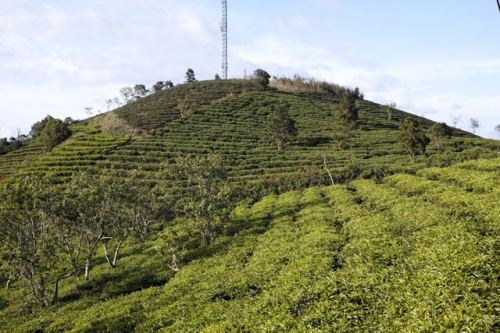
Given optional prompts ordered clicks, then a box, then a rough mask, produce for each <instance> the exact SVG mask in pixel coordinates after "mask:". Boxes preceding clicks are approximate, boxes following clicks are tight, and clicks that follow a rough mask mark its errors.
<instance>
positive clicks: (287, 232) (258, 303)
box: [0, 80, 500, 333]
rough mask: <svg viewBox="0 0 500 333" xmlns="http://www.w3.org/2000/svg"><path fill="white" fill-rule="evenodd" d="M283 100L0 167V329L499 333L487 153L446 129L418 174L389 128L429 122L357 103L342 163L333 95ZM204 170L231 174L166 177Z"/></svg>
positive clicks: (244, 83)
mask: <svg viewBox="0 0 500 333" xmlns="http://www.w3.org/2000/svg"><path fill="white" fill-rule="evenodd" d="M337 88H338V87H337ZM339 89H340V88H339ZM285 90H286V91H284V90H281V91H280V90H278V89H266V90H260V89H259V87H257V86H256V85H255V84H254V83H253V82H252V81H251V80H227V81H226V80H216V81H202V82H193V83H189V84H184V85H179V86H177V87H173V88H169V89H167V90H163V91H161V92H158V93H155V94H152V95H149V96H147V97H144V98H141V99H139V100H138V101H136V102H133V103H130V104H127V105H125V106H123V107H121V108H119V109H116V110H114V111H111V112H110V113H107V114H103V115H98V116H96V117H94V118H92V119H88V120H85V121H82V122H79V123H77V124H73V125H71V126H70V129H71V131H72V133H73V134H72V136H71V137H70V138H69V139H67V140H66V141H65V142H63V143H62V144H60V145H58V146H56V147H55V148H54V149H53V150H52V151H50V152H45V151H44V149H43V148H42V146H41V145H40V144H38V143H36V142H35V143H32V144H30V145H28V146H26V147H23V148H21V149H19V150H16V151H13V152H10V153H8V154H5V155H1V156H0V181H1V183H0V223H2V227H3V229H2V231H1V232H0V241H1V242H0V255H1V260H0V283H1V284H2V285H3V286H2V288H0V332H46V333H48V332H89V333H90V332H495V331H499V330H500V301H499V300H500V283H499V281H500V260H499V259H500V245H499V242H498V240H499V235H500V208H499V207H498V202H499V200H500V142H499V141H495V140H487V139H482V138H479V137H476V136H474V135H472V134H470V133H467V132H464V131H461V130H458V129H453V130H452V133H451V137H450V138H447V139H445V140H444V149H443V150H438V149H437V148H436V142H435V140H434V139H433V140H432V141H431V142H430V144H429V146H428V147H427V150H426V152H425V153H424V154H421V155H418V156H417V157H416V161H415V163H411V162H410V158H409V156H408V155H407V154H406V153H405V152H404V151H403V149H402V148H401V147H400V146H399V145H398V143H397V140H396V136H397V134H398V132H399V126H400V124H401V122H402V121H403V120H404V118H405V117H407V116H412V117H413V118H416V119H418V121H419V122H420V125H421V127H422V128H423V129H424V131H425V132H426V133H427V135H429V136H431V134H430V128H431V126H432V125H433V124H434V123H433V122H432V121H430V120H427V119H425V118H421V117H417V116H414V115H409V114H408V113H406V112H404V111H402V110H394V112H393V114H392V117H391V119H387V118H388V117H387V114H386V113H385V111H384V110H383V109H382V108H381V106H380V105H378V104H376V103H373V102H370V101H366V100H362V99H358V100H357V101H356V103H357V106H358V108H359V119H358V120H357V124H356V129H355V130H354V131H353V132H352V136H351V137H350V139H349V141H348V148H347V149H344V150H341V149H339V148H338V147H337V144H336V143H335V142H334V140H333V134H334V133H333V125H332V123H333V114H334V111H335V108H336V106H337V105H338V103H339V101H340V96H339V95H338V94H336V93H335V92H328V91H327V92H325V91H322V90H314V91H307V89H305V90H304V89H298V90H297V92H293V91H294V89H291V88H290V87H288V88H287V89H285ZM276 108H284V109H286V110H287V112H288V114H289V116H290V118H292V119H293V121H294V123H295V127H296V130H297V136H296V137H295V138H293V140H292V141H291V142H290V143H289V144H288V145H286V146H285V149H284V151H281V152H279V151H278V147H277V145H276V143H275V142H273V141H271V140H270V139H269V135H268V130H267V128H268V123H269V119H270V118H269V117H270V115H271V114H272V113H273V110H275V109H276ZM205 156H217V158H219V157H220V158H222V160H223V165H224V170H223V171H224V172H221V170H218V169H216V168H215V167H214V168H213V169H215V170H211V168H210V166H205V168H203V167H200V168H193V169H192V170H194V172H199V173H200V175H205V174H206V175H207V176H206V177H205V178H206V182H205V179H204V177H199V178H198V180H197V182H196V181H193V179H195V177H190V176H192V175H191V174H190V172H187V171H186V170H184V173H179V168H181V167H184V166H186V165H190V164H189V163H192V161H203V158H204V157H205ZM325 157H326V161H327V166H328V168H329V170H330V171H331V174H332V179H333V181H334V183H335V185H331V180H330V178H329V176H328V174H327V171H326V168H325V165H324V158H325ZM206 161H220V160H218V159H215V158H214V159H208V158H207V159H206ZM182 163H184V164H182ZM190 170H191V169H190ZM219 172H220V173H221V175H220V178H217V181H212V180H211V177H212V176H213V175H217V174H218V173H219ZM179 175H182V176H179ZM226 175H227V176H228V177H227V178H226V177H225V176H226ZM194 176H199V175H194ZM214 177H215V176H214ZM217 177H218V176H217ZM199 179H201V180H199ZM218 182H219V183H218ZM226 182H227V183H226ZM220 184H223V185H224V186H225V185H227V184H229V185H230V186H231V187H232V189H234V195H233V197H232V199H233V201H232V203H231V204H229V203H226V202H225V201H224V202H223V201H210V198H208V199H207V197H206V196H204V193H205V192H210V191H211V192H210V193H215V194H214V195H215V196H217V197H219V196H220V197H221V198H222V199H224V200H228V201H230V200H229V199H228V195H227V194H228V192H224V191H223V190H225V189H226V187H223V186H222V185H220ZM229 185H228V186H229ZM197 186H198V187H197ZM193 188H194V189H195V191H197V189H200V190H199V191H198V192H200V193H197V195H198V196H197V197H196V198H200V199H197V200H198V201H196V202H191V203H188V205H187V206H186V207H187V209H185V210H180V209H179V205H176V204H175V203H176V202H180V203H184V204H185V203H186V200H185V199H186V198H184V196H185V195H186V193H190V192H189V191H188V190H189V189H193ZM219 188H222V190H221V191H219V192H217V190H218V189H219ZM114 189H120V191H115V190H114ZM232 193H233V192H232ZM222 199H221V200H222ZM183 200H184V201H183ZM206 200H208V201H206ZM214 202H215V203H214ZM221 202H223V205H222V207H223V208H221V209H220V210H227V212H224V214H217V210H218V208H217V209H213V205H216V204H217V205H219V204H221ZM203 205H204V206H203ZM200 207H202V208H203V207H204V209H206V210H205V211H207V212H210V213H213V212H214V211H215V213H213V216H210V217H206V218H205V217H203V216H201V218H200V217H199V216H198V215H196V213H197V212H199V211H203V210H201V209H202V208H200ZM211 207H212V208H211ZM217 207H219V206H217ZM93 209H95V210H93ZM152 212H154V214H153V213H152ZM190 212H194V213H193V214H190ZM125 220H126V221H125ZM110 221H112V222H110ZM124 221H125V222H124ZM79 223H82V224H81V226H80V225H79ZM210 223H215V225H216V226H215V227H214V226H211V225H210ZM207 224H208V227H207V226H206V225H207ZM200 228H212V229H213V230H212V231H214V232H216V236H217V237H215V236H214V237H213V242H211V243H210V244H206V243H205V244H204V242H203V240H204V239H203V236H202V235H201V234H200V231H203V230H200ZM85 251H87V252H85ZM113 253H114V255H115V259H117V260H115V262H114V263H113V262H112V260H110V258H112V256H113ZM85 256H86V257H85ZM118 258H119V259H118ZM73 268H74V269H73ZM87 273H88V274H87ZM52 295H54V297H53V301H52V302H51V301H50V297H52Z"/></svg>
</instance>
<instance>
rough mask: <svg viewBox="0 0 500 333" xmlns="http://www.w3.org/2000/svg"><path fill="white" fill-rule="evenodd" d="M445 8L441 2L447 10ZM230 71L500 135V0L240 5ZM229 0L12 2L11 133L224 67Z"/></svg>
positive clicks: (3, 20) (2, 20) (5, 97)
mask: <svg viewBox="0 0 500 333" xmlns="http://www.w3.org/2000/svg"><path fill="white" fill-rule="evenodd" d="M437 4H438V5H437ZM228 13H229V23H228V30H229V32H228V35H229V56H228V60H229V77H242V76H243V73H244V70H245V69H246V70H247V72H248V73H250V72H252V71H253V70H255V69H257V68H263V69H265V70H266V71H268V72H269V73H270V74H272V75H286V76H292V75H293V74H295V73H299V74H301V75H303V76H308V77H314V78H316V79H319V80H327V81H330V82H335V83H339V84H342V85H348V86H352V87H354V86H359V87H360V88H361V90H362V91H364V93H365V97H366V98H367V99H369V100H373V101H375V102H378V103H383V104H385V103H388V102H396V103H397V106H398V108H401V109H403V110H405V111H409V112H412V113H415V114H418V115H424V116H426V117H428V118H430V119H433V120H436V121H444V122H447V123H448V124H451V121H452V118H453V117H459V116H460V117H461V122H460V123H459V124H458V126H459V127H461V128H463V129H466V130H470V127H469V119H470V118H477V119H478V120H479V121H480V123H481V128H480V129H479V131H478V134H479V135H481V136H484V137H490V138H499V136H498V135H499V133H496V132H495V131H494V130H493V128H494V127H495V125H497V124H500V94H499V93H498V90H499V86H500V43H499V41H500V13H499V12H498V8H497V4H496V2H495V0H480V1H465V0H455V1H451V0H440V1H439V2H436V1H430V0H421V1H401V0H399V1H396V0H391V1H389V0H386V1H384V0H380V1H367V0H366V1H365V0H359V1H356V0H350V1H348V0H330V1H329V0H288V1H281V0H280V1H262V0H253V1H243V0H228ZM220 20H221V3H220V1H219V0H212V1H210V0H183V1H173V0H141V1H130V0H120V1H118V0H106V1H102V0H100V1H97V0H65V1H62V0H59V1H57V0H47V1H43V0H2V1H0V100H1V101H2V103H1V106H0V137H10V136H13V135H15V133H16V129H17V128H21V131H22V132H23V133H27V132H29V129H30V127H31V125H32V124H33V123H34V122H36V121H38V120H40V119H42V118H44V117H45V116H46V115H47V114H50V115H52V116H53V117H57V118H61V119H62V118H65V117H72V118H76V119H83V118H85V117H86V114H85V112H84V108H85V107H87V106H89V107H93V108H94V110H103V111H105V110H106V106H105V102H104V101H105V100H106V99H107V98H113V97H115V96H119V90H120V88H122V87H124V86H133V85H135V84H136V83H142V84H145V85H146V86H148V87H149V86H151V85H152V84H153V83H154V82H156V81H158V80H172V81H173V82H174V83H175V84H178V83H182V82H183V80H184V75H185V72H186V70H187V68H192V69H193V70H194V71H195V73H196V76H197V78H198V79H200V80H203V79H212V78H213V77H214V75H215V73H221V54H220V53H221V34H220V30H219V22H220Z"/></svg>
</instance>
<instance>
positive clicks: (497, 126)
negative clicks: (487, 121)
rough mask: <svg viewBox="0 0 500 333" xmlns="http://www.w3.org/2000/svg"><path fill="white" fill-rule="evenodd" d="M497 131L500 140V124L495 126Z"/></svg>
mask: <svg viewBox="0 0 500 333" xmlns="http://www.w3.org/2000/svg"><path fill="white" fill-rule="evenodd" d="M495 131H497V133H498V138H499V139H500V124H499V125H496V126H495Z"/></svg>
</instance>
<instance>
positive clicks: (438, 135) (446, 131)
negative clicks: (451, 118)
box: [430, 123, 451, 150]
mask: <svg viewBox="0 0 500 333" xmlns="http://www.w3.org/2000/svg"><path fill="white" fill-rule="evenodd" d="M430 132H431V135H432V138H433V139H434V141H436V146H437V150H442V149H443V140H444V139H445V138H447V139H449V138H450V137H451V128H450V127H449V126H448V125H446V124H445V123H435V124H434V125H432V127H431V128H430Z"/></svg>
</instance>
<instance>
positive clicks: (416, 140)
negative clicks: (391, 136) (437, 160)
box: [397, 117, 430, 163]
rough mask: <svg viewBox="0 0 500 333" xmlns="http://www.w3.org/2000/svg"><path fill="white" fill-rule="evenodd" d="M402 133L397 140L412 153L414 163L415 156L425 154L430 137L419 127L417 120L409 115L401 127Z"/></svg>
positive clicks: (409, 153)
mask: <svg viewBox="0 0 500 333" xmlns="http://www.w3.org/2000/svg"><path fill="white" fill-rule="evenodd" d="M399 129H400V133H399V134H398V136H397V140H398V142H399V144H400V145H401V147H402V148H403V149H404V150H405V151H406V152H407V153H408V155H410V160H411V162H412V163H414V162H415V156H417V155H419V154H423V153H424V152H425V148H426V147H427V145H428V144H429V142H430V139H429V138H428V137H427V136H426V135H425V134H424V132H423V131H422V129H421V128H420V127H419V123H418V121H417V120H415V119H413V118H410V117H407V118H405V120H404V121H403V123H401V126H400V127H399Z"/></svg>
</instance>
